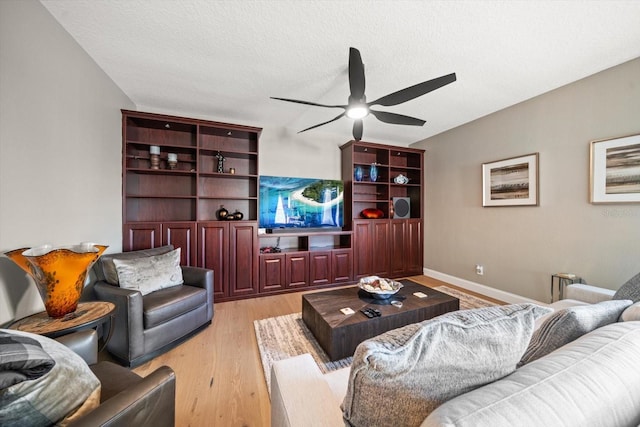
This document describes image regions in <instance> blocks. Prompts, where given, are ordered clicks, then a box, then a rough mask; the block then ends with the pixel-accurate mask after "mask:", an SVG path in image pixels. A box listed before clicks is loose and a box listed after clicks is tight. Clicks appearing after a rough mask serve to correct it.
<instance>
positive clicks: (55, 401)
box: [0, 331, 100, 427]
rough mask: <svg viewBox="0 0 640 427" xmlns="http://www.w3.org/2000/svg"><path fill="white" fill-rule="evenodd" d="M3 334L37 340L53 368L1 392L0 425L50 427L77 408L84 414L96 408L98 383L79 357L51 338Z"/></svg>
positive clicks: (20, 332) (18, 332) (98, 399)
mask: <svg viewBox="0 0 640 427" xmlns="http://www.w3.org/2000/svg"><path fill="white" fill-rule="evenodd" d="M3 332H9V333H11V334H15V335H16V336H21V337H25V336H26V337H29V338H31V339H33V340H35V341H37V342H38V343H39V344H40V345H41V346H42V349H43V350H44V351H45V352H46V353H47V354H48V355H49V356H50V357H51V358H52V359H53V360H54V361H55V365H54V366H53V367H52V368H51V370H50V371H49V372H48V373H47V374H45V375H43V376H41V377H39V378H37V379H34V380H29V381H23V382H21V383H18V384H15V385H13V386H10V387H7V388H5V389H4V390H2V393H0V425H2V426H14V425H15V426H30V427H33V426H49V425H52V424H55V423H57V422H61V421H62V420H63V419H65V418H66V417H68V416H70V415H74V414H75V413H76V412H77V411H78V410H79V409H80V408H82V409H83V410H84V411H86V410H90V409H91V408H95V407H97V406H98V404H99V401H100V395H99V393H100V382H99V381H98V379H97V378H96V376H95V375H93V373H92V372H91V370H89V367H88V366H87V364H86V363H85V362H84V360H82V358H81V357H80V356H78V355H77V354H75V353H74V352H73V351H72V350H71V349H69V348H67V347H65V346H64V345H62V344H60V343H59V342H57V341H54V340H52V339H50V338H46V337H43V336H40V335H35V334H30V333H27V332H22V331H3ZM88 401H90V402H88Z"/></svg>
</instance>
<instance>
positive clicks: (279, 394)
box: [271, 354, 344, 427]
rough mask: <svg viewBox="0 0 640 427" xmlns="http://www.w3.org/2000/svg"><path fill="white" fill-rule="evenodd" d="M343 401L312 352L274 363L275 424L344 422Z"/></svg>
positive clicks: (321, 426)
mask: <svg viewBox="0 0 640 427" xmlns="http://www.w3.org/2000/svg"><path fill="white" fill-rule="evenodd" d="M310 402H312V403H311V404H310ZM341 403H342V402H338V401H337V400H336V398H335V396H334V394H333V393H332V392H331V389H330V388H329V385H328V384H327V382H326V381H325V379H324V378H323V375H322V372H320V369H319V368H318V366H317V365H316V362H315V361H314V360H313V358H312V357H311V355H310V354H303V355H301V356H296V357H292V358H289V359H285V360H281V361H278V362H275V363H274V364H273V365H272V367H271V426H272V427H297V426H307V427H314V426H317V427H325V426H341V425H344V421H343V419H342V410H341V409H340V404H341Z"/></svg>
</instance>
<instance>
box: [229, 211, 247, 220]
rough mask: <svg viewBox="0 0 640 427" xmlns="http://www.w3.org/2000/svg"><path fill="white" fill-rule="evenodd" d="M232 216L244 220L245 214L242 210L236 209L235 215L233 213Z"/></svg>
mask: <svg viewBox="0 0 640 427" xmlns="http://www.w3.org/2000/svg"><path fill="white" fill-rule="evenodd" d="M231 216H232V217H233V219H234V220H236V221H240V220H242V218H244V214H243V213H242V212H240V211H235V213H234V214H233V215H231Z"/></svg>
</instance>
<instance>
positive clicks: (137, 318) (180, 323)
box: [93, 246, 213, 366]
mask: <svg viewBox="0 0 640 427" xmlns="http://www.w3.org/2000/svg"><path fill="white" fill-rule="evenodd" d="M171 250H173V246H162V247H159V248H154V249H147V250H141V251H132V252H122V253H117V254H105V255H103V256H102V257H101V258H100V260H98V262H97V263H96V264H95V265H94V267H93V270H94V273H95V275H96V277H97V282H96V283H95V284H94V286H93V293H94V296H95V298H96V299H98V300H101V301H109V302H112V303H114V304H115V306H116V314H115V322H114V323H115V324H114V326H113V327H114V330H113V335H112V336H111V339H110V341H109V342H108V344H107V350H108V351H109V353H111V355H112V356H113V357H114V358H115V359H116V360H117V361H118V362H120V363H122V364H123V365H126V366H138V365H140V364H141V363H144V362H146V361H147V360H149V359H152V358H153V357H155V356H157V355H159V354H161V353H164V352H166V351H168V350H170V349H171V348H173V347H175V346H176V345H178V344H180V343H181V342H183V341H185V340H186V339H187V338H189V337H191V336H193V335H194V334H195V333H197V332H198V331H200V330H201V329H203V328H205V327H206V326H208V325H209V324H211V319H212V318H213V271H212V270H208V269H204V268H197V267H187V266H182V267H181V268H182V276H183V279H184V284H182V285H179V286H174V287H170V288H166V289H161V290H158V291H155V292H152V293H150V294H147V295H144V296H143V295H142V293H140V292H139V291H136V290H131V289H125V288H121V287H119V286H118V285H117V284H114V280H113V279H112V276H113V275H114V274H115V270H114V267H113V259H129V260H131V259H135V258H141V257H148V256H154V255H161V254H165V253H167V252H169V251H171Z"/></svg>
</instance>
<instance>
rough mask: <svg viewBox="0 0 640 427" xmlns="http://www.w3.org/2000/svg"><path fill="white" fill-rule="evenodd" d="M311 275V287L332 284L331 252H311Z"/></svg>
mask: <svg viewBox="0 0 640 427" xmlns="http://www.w3.org/2000/svg"><path fill="white" fill-rule="evenodd" d="M309 275H310V281H311V285H314V286H315V285H328V284H329V283H331V279H332V275H331V252H329V251H326V252H325V251H322V252H311V254H310V256H309Z"/></svg>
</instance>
